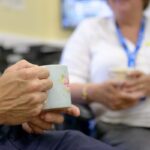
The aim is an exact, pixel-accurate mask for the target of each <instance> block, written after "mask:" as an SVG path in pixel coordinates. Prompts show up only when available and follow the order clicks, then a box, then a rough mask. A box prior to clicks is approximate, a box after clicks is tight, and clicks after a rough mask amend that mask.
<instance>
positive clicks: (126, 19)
mask: <svg viewBox="0 0 150 150" xmlns="http://www.w3.org/2000/svg"><path fill="white" fill-rule="evenodd" d="M142 17H143V13H138V14H137V13H131V14H129V15H125V14H123V15H119V16H116V21H117V23H118V25H119V26H120V27H122V26H130V27H132V26H133V27H135V26H140V24H141V19H142Z"/></svg>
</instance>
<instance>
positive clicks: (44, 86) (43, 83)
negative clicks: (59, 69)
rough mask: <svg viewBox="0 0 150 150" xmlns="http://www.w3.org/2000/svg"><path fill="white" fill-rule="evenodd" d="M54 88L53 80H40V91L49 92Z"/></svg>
mask: <svg viewBox="0 0 150 150" xmlns="http://www.w3.org/2000/svg"><path fill="white" fill-rule="evenodd" d="M52 86H53V82H52V80H49V79H42V80H40V91H48V90H49V89H51V88H52Z"/></svg>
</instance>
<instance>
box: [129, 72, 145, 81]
mask: <svg viewBox="0 0 150 150" xmlns="http://www.w3.org/2000/svg"><path fill="white" fill-rule="evenodd" d="M143 75H144V73H143V72H141V71H138V70H137V71H131V72H128V74H127V77H128V78H131V79H132V78H139V77H141V76H143Z"/></svg>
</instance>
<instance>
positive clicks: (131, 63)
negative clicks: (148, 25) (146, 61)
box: [116, 18, 145, 68]
mask: <svg viewBox="0 0 150 150" xmlns="http://www.w3.org/2000/svg"><path fill="white" fill-rule="evenodd" d="M116 30H117V35H118V39H119V41H120V44H121V46H122V47H123V49H124V51H125V52H126V55H127V58H128V67H129V68H134V67H135V66H136V57H137V54H138V52H139V50H140V48H141V45H142V42H143V39H144V32H145V18H143V19H142V21H141V27H140V30H139V34H138V40H137V42H136V47H135V50H134V51H133V52H132V51H130V50H129V48H128V46H127V44H126V41H125V38H124V36H123V34H122V33H121V30H120V28H119V26H118V25H117V24H116Z"/></svg>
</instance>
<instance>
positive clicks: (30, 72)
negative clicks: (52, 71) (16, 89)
mask: <svg viewBox="0 0 150 150" xmlns="http://www.w3.org/2000/svg"><path fill="white" fill-rule="evenodd" d="M18 76H20V77H22V78H23V79H25V80H31V79H34V78H38V79H47V78H48V77H49V72H48V70H47V69H45V68H44V67H39V66H34V67H30V68H23V69H20V72H19V73H18Z"/></svg>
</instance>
